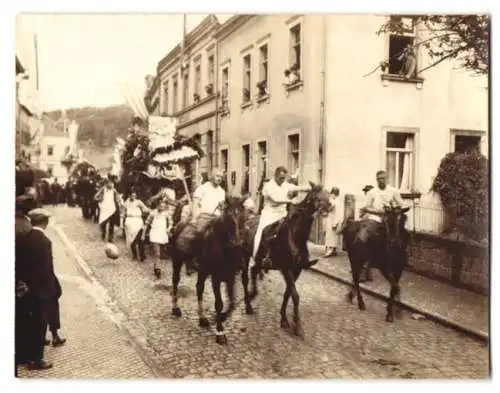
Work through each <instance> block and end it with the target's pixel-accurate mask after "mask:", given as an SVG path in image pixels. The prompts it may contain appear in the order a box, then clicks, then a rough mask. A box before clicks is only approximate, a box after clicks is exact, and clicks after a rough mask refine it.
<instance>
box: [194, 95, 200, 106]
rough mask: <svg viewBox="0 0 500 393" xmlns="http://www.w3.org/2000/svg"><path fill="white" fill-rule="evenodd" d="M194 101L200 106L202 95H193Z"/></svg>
mask: <svg viewBox="0 0 500 393" xmlns="http://www.w3.org/2000/svg"><path fill="white" fill-rule="evenodd" d="M193 101H194V103H195V104H198V103H199V102H200V95H199V94H196V93H195V94H193Z"/></svg>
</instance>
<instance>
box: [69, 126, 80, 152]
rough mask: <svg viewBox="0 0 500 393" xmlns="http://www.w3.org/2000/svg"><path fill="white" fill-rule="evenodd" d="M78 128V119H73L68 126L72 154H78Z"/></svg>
mask: <svg viewBox="0 0 500 393" xmlns="http://www.w3.org/2000/svg"><path fill="white" fill-rule="evenodd" d="M78 129H79V125H78V124H77V123H76V121H74V120H73V121H72V122H71V124H70V125H69V126H68V136H69V147H70V151H69V152H70V154H73V155H76V154H77V151H76V140H77V138H78Z"/></svg>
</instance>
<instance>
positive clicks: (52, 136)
mask: <svg viewBox="0 0 500 393" xmlns="http://www.w3.org/2000/svg"><path fill="white" fill-rule="evenodd" d="M42 128H43V129H42V137H41V138H40V151H39V153H40V154H39V157H40V158H39V168H40V169H41V170H44V171H46V172H47V173H48V174H49V175H51V176H53V177H57V178H58V180H59V182H61V181H66V179H67V177H68V170H67V169H66V167H64V166H63V165H62V163H61V159H62V157H63V156H64V153H65V150H66V148H67V147H69V136H68V134H67V132H65V131H63V130H59V129H58V128H57V127H56V124H55V122H54V121H53V120H52V119H51V118H50V117H48V116H46V115H43V116H42Z"/></svg>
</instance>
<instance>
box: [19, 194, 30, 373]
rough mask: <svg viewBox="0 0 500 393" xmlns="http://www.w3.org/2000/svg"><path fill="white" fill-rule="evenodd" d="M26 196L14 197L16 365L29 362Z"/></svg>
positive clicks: (27, 222)
mask: <svg viewBox="0 0 500 393" xmlns="http://www.w3.org/2000/svg"><path fill="white" fill-rule="evenodd" d="M27 198H28V197H26V196H25V195H21V196H19V197H17V198H16V217H15V236H16V237H15V282H16V298H15V310H16V311H15V358H16V365H19V364H23V363H27V362H29V357H30V346H29V342H30V331H29V327H30V325H31V311H30V302H29V296H28V285H27V281H28V279H27V264H26V262H27V256H26V235H27V234H28V233H29V232H30V231H31V221H30V219H29V218H28V217H27V216H26V213H27V210H28V209H27V208H26V206H27V203H26V200H27Z"/></svg>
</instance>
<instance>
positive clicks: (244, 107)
mask: <svg viewBox="0 0 500 393" xmlns="http://www.w3.org/2000/svg"><path fill="white" fill-rule="evenodd" d="M252 104H253V102H252V101H247V102H244V103H243V104H241V106H240V107H241V110H245V109H246V108H249V107H251V106H252Z"/></svg>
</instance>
